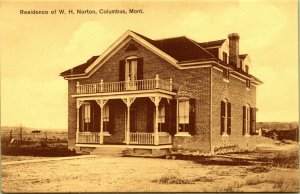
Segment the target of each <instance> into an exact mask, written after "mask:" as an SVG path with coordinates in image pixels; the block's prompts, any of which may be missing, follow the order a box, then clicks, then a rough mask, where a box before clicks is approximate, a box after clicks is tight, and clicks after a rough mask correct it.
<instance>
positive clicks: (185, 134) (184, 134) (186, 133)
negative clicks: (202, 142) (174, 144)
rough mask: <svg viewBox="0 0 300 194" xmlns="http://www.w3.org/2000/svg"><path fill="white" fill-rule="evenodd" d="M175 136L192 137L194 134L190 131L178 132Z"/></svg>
mask: <svg viewBox="0 0 300 194" xmlns="http://www.w3.org/2000/svg"><path fill="white" fill-rule="evenodd" d="M174 136H176V137H178V136H180V137H191V136H192V135H191V134H190V133H189V132H177V133H176V134H175V135H174Z"/></svg>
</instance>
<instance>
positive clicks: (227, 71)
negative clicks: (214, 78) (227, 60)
mask: <svg viewBox="0 0 300 194" xmlns="http://www.w3.org/2000/svg"><path fill="white" fill-rule="evenodd" d="M223 79H225V80H228V79H229V70H228V69H223Z"/></svg>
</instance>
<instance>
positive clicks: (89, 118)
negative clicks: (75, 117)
mask: <svg viewBox="0 0 300 194" xmlns="http://www.w3.org/2000/svg"><path fill="white" fill-rule="evenodd" d="M80 108H81V113H80V114H81V131H83V132H87V131H93V130H94V129H93V116H94V114H93V113H94V112H93V108H92V105H91V103H90V102H84V104H83V105H82V106H81V107H80Z"/></svg>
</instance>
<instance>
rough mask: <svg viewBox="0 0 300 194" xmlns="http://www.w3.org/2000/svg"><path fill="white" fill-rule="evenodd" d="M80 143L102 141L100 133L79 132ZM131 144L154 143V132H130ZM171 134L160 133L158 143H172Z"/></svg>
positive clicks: (97, 142)
mask: <svg viewBox="0 0 300 194" xmlns="http://www.w3.org/2000/svg"><path fill="white" fill-rule="evenodd" d="M77 135H78V143H96V144H99V143H100V133H97V132H79V133H77ZM129 138H130V140H129V144H141V145H154V133H130V135H129ZM171 143H172V140H171V136H170V135H169V134H168V133H164V132H163V133H161V132H159V133H158V144H159V145H162V144H171Z"/></svg>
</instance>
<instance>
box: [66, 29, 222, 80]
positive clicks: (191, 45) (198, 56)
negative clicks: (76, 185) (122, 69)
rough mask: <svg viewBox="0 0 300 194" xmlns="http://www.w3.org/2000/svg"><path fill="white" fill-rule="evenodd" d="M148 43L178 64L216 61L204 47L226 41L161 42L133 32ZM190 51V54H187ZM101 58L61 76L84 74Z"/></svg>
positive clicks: (186, 40) (184, 39)
mask: <svg viewBox="0 0 300 194" xmlns="http://www.w3.org/2000/svg"><path fill="white" fill-rule="evenodd" d="M131 32H132V33H134V34H136V35H138V36H139V37H141V38H142V39H144V40H145V41H147V42H148V43H150V44H152V45H153V46H155V47H156V48H158V49H159V50H161V51H163V52H164V53H166V54H167V55H169V56H171V57H172V58H174V59H176V60H177V61H178V63H183V62H188V61H204V60H216V57H215V56H214V55H213V54H211V53H210V52H208V51H207V50H206V49H205V48H203V47H212V46H220V45H222V44H223V43H224V41H225V40H226V39H223V40H217V41H210V42H203V43H197V42H195V41H193V40H191V39H189V38H187V37H185V36H180V37H175V38H167V39H161V40H152V39H150V38H148V37H146V36H144V35H141V34H139V33H136V32H133V31H131ZM187 51H188V52H187ZM98 57H99V56H93V57H91V58H90V59H89V60H88V61H87V62H86V63H83V64H81V65H78V66H76V67H74V68H72V69H69V70H67V71H64V72H62V73H61V74H60V75H61V76H66V75H76V74H84V73H85V70H86V69H87V68H88V67H89V66H90V65H91V64H92V63H93V62H94V61H95V60H96V59H97V58H98Z"/></svg>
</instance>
